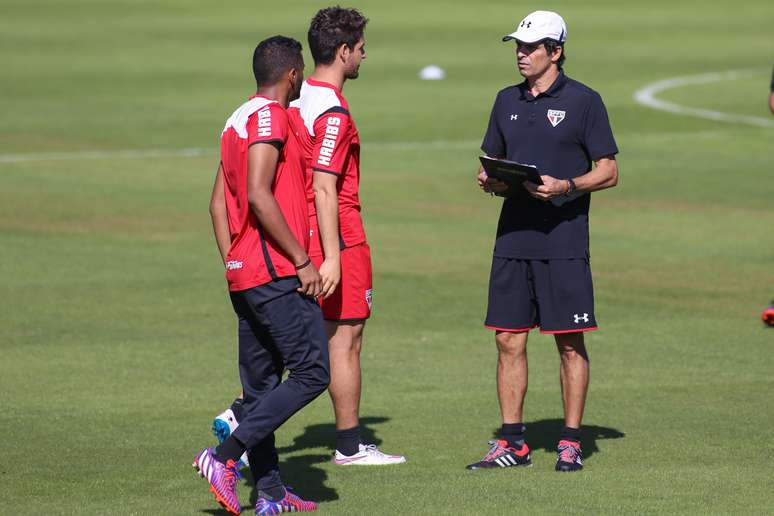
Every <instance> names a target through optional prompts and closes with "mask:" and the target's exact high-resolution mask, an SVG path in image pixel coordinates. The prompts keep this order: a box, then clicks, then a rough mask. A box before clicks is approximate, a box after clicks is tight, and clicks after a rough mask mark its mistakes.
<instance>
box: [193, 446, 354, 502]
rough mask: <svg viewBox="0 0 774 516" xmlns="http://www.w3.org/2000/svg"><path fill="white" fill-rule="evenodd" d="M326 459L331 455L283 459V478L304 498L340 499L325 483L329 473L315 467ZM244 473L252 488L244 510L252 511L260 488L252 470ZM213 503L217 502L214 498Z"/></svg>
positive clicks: (318, 499) (281, 465) (317, 500)
mask: <svg viewBox="0 0 774 516" xmlns="http://www.w3.org/2000/svg"><path fill="white" fill-rule="evenodd" d="M326 460H330V456H329V455H301V456H298V457H288V458H287V459H285V460H281V461H280V471H281V473H282V480H283V481H284V482H285V484H286V485H289V486H290V487H291V489H293V491H294V492H295V493H296V494H297V495H299V496H300V497H301V498H303V499H304V500H313V501H315V502H330V501H332V500H338V499H339V495H338V494H337V493H336V490H335V489H332V488H330V487H328V486H326V485H325V481H326V480H327V479H328V474H327V473H326V472H325V471H323V470H322V469H321V468H319V467H315V464H319V463H320V462H325V461H326ZM243 474H244V477H243V479H242V482H244V483H245V484H247V485H249V486H250V487H251V488H252V490H251V491H250V502H249V505H245V504H244V503H243V504H242V512H243V513H250V512H252V511H253V510H254V508H255V502H256V501H257V500H258V490H257V489H256V488H255V481H254V480H253V477H252V475H251V474H250V471H249V470H248V469H244V470H243ZM243 502H244V501H243ZM213 503H215V501H214V500H213ZM201 512H203V513H207V514H212V515H213V516H226V515H228V514H231V513H230V512H228V511H226V510H225V509H223V508H222V507H217V508H212V509H202V511H201Z"/></svg>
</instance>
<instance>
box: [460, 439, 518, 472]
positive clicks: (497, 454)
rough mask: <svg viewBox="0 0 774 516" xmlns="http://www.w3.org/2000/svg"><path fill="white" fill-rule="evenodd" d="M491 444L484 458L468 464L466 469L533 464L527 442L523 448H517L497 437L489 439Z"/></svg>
mask: <svg viewBox="0 0 774 516" xmlns="http://www.w3.org/2000/svg"><path fill="white" fill-rule="evenodd" d="M489 445H490V446H491V448H490V449H489V452H488V453H487V454H486V455H485V456H484V458H483V459H481V460H480V461H478V462H474V463H473V464H468V465H467V466H466V469H469V470H476V469H495V468H510V467H512V466H531V465H532V457H530V454H529V446H527V443H524V444H522V445H521V448H518V449H516V448H510V447H509V446H508V441H505V440H503V439H497V440H494V441H489Z"/></svg>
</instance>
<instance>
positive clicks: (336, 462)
mask: <svg viewBox="0 0 774 516" xmlns="http://www.w3.org/2000/svg"><path fill="white" fill-rule="evenodd" d="M331 462H333V464H335V465H336V466H396V465H398V464H405V463H406V459H405V458H404V459H403V460H401V461H398V462H385V463H383V464H374V463H372V462H371V463H368V462H358V461H351V462H338V461H337V460H336V459H333V460H332V461H331Z"/></svg>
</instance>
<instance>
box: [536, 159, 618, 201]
mask: <svg viewBox="0 0 774 516" xmlns="http://www.w3.org/2000/svg"><path fill="white" fill-rule="evenodd" d="M595 164H596V166H595V167H594V168H592V169H591V170H589V171H588V172H586V173H585V174H583V175H582V176H578V177H575V178H573V182H574V183H575V190H576V191H577V192H579V193H587V192H596V191H598V190H604V189H605V188H612V187H614V186H615V185H617V184H618V164H617V163H616V161H615V156H605V157H603V158H599V159H598V160H597V161H595ZM540 178H541V179H542V180H543V184H542V185H536V184H535V183H532V182H529V181H527V182H525V183H524V187H525V188H526V189H527V191H528V192H529V193H530V195H532V197H534V198H536V199H540V200H541V201H550V200H551V199H553V198H554V197H560V196H562V195H565V194H567V193H568V191H569V190H570V182H569V181H568V180H567V179H557V178H555V177H552V176H548V175H546V176H540Z"/></svg>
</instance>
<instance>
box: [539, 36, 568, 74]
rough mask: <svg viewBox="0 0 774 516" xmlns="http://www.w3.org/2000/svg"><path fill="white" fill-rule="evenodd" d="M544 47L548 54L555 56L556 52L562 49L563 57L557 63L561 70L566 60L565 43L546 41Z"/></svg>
mask: <svg viewBox="0 0 774 516" xmlns="http://www.w3.org/2000/svg"><path fill="white" fill-rule="evenodd" d="M543 46H545V47H546V52H548V53H549V54H553V53H554V50H556V49H557V48H559V47H562V55H561V56H559V60H558V61H557V62H556V64H557V66H558V67H559V68H561V67H562V65H563V64H564V58H565V55H564V43H561V42H559V41H556V40H555V39H544V40H543Z"/></svg>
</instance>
